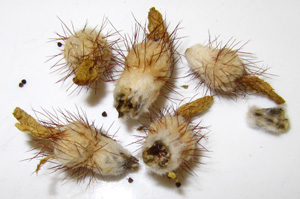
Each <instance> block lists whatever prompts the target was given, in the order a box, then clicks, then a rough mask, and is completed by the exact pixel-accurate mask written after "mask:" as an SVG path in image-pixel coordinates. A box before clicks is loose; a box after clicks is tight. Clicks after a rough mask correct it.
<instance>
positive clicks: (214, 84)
mask: <svg viewBox="0 0 300 199" xmlns="http://www.w3.org/2000/svg"><path fill="white" fill-rule="evenodd" d="M185 57H186V59H187V61H188V64H189V66H190V68H191V69H192V70H193V71H194V72H195V73H196V74H197V76H199V78H200V79H201V80H202V81H203V82H204V83H205V84H206V85H208V86H209V87H210V88H212V89H214V90H217V91H221V92H233V91H234V90H235V87H236V83H235V80H236V79H237V78H239V77H241V76H242V75H243V74H244V72H245V71H244V67H243V62H242V60H241V59H240V58H239V56H238V55H237V54H236V52H235V51H232V50H230V49H228V48H222V49H216V48H213V47H211V46H204V45H202V44H196V45H194V46H192V47H190V48H188V49H187V50H186V51H185Z"/></svg>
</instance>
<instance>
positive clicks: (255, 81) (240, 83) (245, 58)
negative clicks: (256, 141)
mask: <svg viewBox="0 0 300 199" xmlns="http://www.w3.org/2000/svg"><path fill="white" fill-rule="evenodd" d="M238 44H239V42H238V43H236V42H235V40H229V41H228V42H227V43H226V44H225V45H224V46H222V43H219V42H218V41H217V38H216V39H215V40H213V41H212V40H211V39H209V43H208V45H202V44H197V45H194V46H192V47H190V48H188V49H187V50H186V51H185V57H186V59H187V61H188V64H189V66H190V68H191V75H193V76H195V77H197V78H199V79H200V84H205V85H206V86H207V87H208V89H210V90H211V91H213V92H214V93H216V94H220V95H227V96H237V95H245V94H246V93H248V92H254V93H257V94H261V95H264V96H267V97H268V98H269V99H271V100H273V101H274V102H276V103H277V104H283V103H285V100H284V99H283V98H282V97H281V96H279V95H278V94H277V93H276V92H275V91H274V89H273V88H272V87H271V86H270V85H269V84H268V83H267V82H265V81H264V80H262V79H260V78H259V77H258V76H262V75H263V74H264V73H265V71H266V69H265V68H259V67H257V66H256V61H255V58H254V56H253V55H252V54H251V53H247V52H242V51H241V49H242V47H243V46H241V47H240V48H237V49H234V48H236V46H237V45H238ZM214 46H215V47H214Z"/></svg>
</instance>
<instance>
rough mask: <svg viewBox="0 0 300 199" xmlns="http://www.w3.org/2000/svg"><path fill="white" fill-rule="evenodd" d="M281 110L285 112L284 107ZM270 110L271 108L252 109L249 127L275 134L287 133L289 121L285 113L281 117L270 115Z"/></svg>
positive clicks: (254, 107)
mask: <svg viewBox="0 0 300 199" xmlns="http://www.w3.org/2000/svg"><path fill="white" fill-rule="evenodd" d="M275 108H280V107H275ZM275 108H273V109H275ZM281 108H282V110H283V111H284V109H283V107H282V106H281ZM269 110H270V108H268V109H264V108H258V107H256V106H253V107H251V108H250V109H249V111H248V113H247V122H248V124H249V126H251V127H252V128H257V129H263V130H265V131H267V132H270V133H273V134H281V133H284V132H286V131H287V130H288V128H289V120H288V119H287V118H286V117H285V114H284V112H283V114H281V115H270V114H269Z"/></svg>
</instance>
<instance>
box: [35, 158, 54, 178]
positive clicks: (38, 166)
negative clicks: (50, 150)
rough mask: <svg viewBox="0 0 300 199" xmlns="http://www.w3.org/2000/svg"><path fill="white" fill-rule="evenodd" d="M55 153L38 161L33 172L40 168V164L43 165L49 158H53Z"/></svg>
mask: <svg viewBox="0 0 300 199" xmlns="http://www.w3.org/2000/svg"><path fill="white" fill-rule="evenodd" d="M54 157H55V155H49V156H47V157H45V158H44V159H42V160H41V161H40V163H39V164H38V165H37V167H36V170H35V173H36V174H37V173H38V172H39V170H40V169H41V166H42V165H44V164H45V163H46V162H47V161H48V160H49V159H51V158H54Z"/></svg>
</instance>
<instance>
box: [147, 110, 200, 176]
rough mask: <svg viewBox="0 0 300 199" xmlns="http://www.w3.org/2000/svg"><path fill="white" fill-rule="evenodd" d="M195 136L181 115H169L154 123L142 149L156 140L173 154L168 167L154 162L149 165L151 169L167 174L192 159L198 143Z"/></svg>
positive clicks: (157, 172) (148, 146)
mask: <svg viewBox="0 0 300 199" xmlns="http://www.w3.org/2000/svg"><path fill="white" fill-rule="evenodd" d="M193 136H194V134H193V131H192V130H191V129H190V127H189V126H188V123H187V122H186V121H185V119H184V118H183V117H182V116H180V115H178V116H171V115H167V116H164V117H163V118H161V119H160V120H159V121H156V122H154V123H152V124H151V125H150V129H149V133H148V136H147V137H146V139H145V143H144V145H143V148H142V151H143V152H144V151H145V150H147V149H148V148H150V147H151V146H152V145H153V144H154V143H155V142H156V141H160V142H161V143H163V144H164V146H166V147H167V150H168V151H169V153H170V155H171V156H170V160H169V162H168V164H167V166H166V167H161V166H159V165H158V164H155V163H154V164H151V165H148V166H149V169H150V170H151V171H152V172H154V173H156V174H158V175H165V174H167V173H168V172H170V171H175V170H176V169H178V168H179V167H180V165H181V164H182V163H183V162H184V161H189V160H191V158H192V157H193V154H194V151H195V148H196V143H197V141H196V139H195V138H194V137H193Z"/></svg>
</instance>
